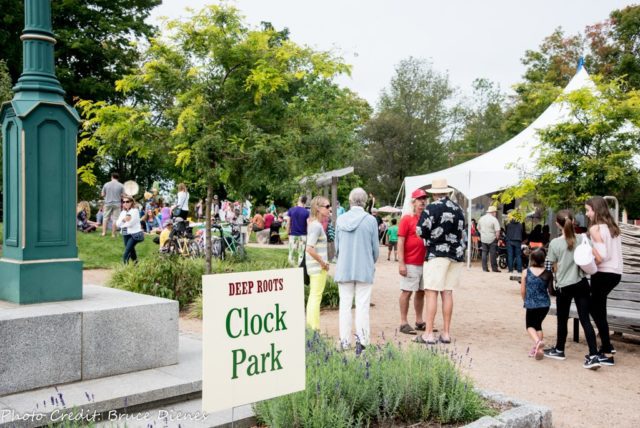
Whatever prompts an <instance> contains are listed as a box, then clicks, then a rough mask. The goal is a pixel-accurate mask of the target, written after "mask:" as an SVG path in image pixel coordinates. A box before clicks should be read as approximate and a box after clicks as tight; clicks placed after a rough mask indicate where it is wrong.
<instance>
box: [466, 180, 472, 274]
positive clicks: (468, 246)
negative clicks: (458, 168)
mask: <svg viewBox="0 0 640 428" xmlns="http://www.w3.org/2000/svg"><path fill="white" fill-rule="evenodd" d="M467 188H468V189H469V196H467V202H468V204H467V205H468V206H467V269H470V268H471V242H472V238H473V237H472V236H471V204H472V202H473V199H471V170H469V186H468V187H467Z"/></svg>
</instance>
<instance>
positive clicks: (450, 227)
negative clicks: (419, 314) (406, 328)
mask: <svg viewBox="0 0 640 428" xmlns="http://www.w3.org/2000/svg"><path fill="white" fill-rule="evenodd" d="M427 192H429V193H431V194H432V195H433V198H434V201H433V202H432V203H430V204H429V205H427V207H426V209H425V210H424V212H423V213H422V215H421V216H420V220H419V221H418V225H417V226H416V229H417V230H416V232H417V234H418V236H420V237H421V238H422V239H424V240H426V243H427V248H428V251H427V255H426V259H427V260H426V261H428V263H425V264H424V268H423V277H424V288H425V292H426V293H425V294H426V298H427V299H426V300H427V319H426V322H427V327H426V329H425V332H424V335H422V336H417V337H416V339H415V341H416V342H419V343H426V344H428V345H434V344H436V342H437V341H436V339H435V337H434V335H433V322H434V319H435V317H436V311H437V305H438V293H440V295H441V297H442V318H443V321H444V326H443V329H442V334H441V335H440V337H439V338H438V340H439V341H440V342H442V343H451V335H450V333H449V330H450V327H451V314H452V312H453V289H454V288H455V287H456V286H457V284H458V281H459V279H460V273H461V272H462V268H463V263H462V261H463V260H464V245H463V244H462V234H463V230H464V213H463V212H462V209H461V208H460V206H459V205H458V204H456V203H455V202H453V201H452V200H451V199H449V194H450V193H451V192H453V189H452V188H450V187H448V186H447V180H446V179H444V178H439V179H434V180H433V182H432V184H431V189H429V190H427Z"/></svg>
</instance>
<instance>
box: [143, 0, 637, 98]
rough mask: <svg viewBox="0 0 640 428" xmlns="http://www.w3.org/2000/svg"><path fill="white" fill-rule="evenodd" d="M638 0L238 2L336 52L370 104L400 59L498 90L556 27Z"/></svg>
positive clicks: (571, 30)
mask: <svg viewBox="0 0 640 428" xmlns="http://www.w3.org/2000/svg"><path fill="white" fill-rule="evenodd" d="M211 3H216V2H215V1H213V0H163V4H162V5H161V6H160V7H159V8H157V9H156V10H155V11H154V13H153V14H152V18H151V19H152V20H153V21H154V22H156V21H155V20H156V19H157V17H159V16H166V17H169V18H180V17H185V16H187V15H188V14H187V13H186V12H185V11H184V8H185V7H186V6H189V7H192V8H194V9H199V8H201V7H202V6H204V5H206V4H211ZM634 3H635V4H637V3H638V1H637V0H636V1H635V2H634V1H621V0H528V1H520V0H482V1H480V0H467V1H461V0H313V1H308V0H238V1H236V2H235V4H236V6H237V7H238V8H239V9H240V10H241V11H242V12H243V14H244V15H245V17H246V22H247V23H248V24H250V25H252V26H257V25H258V24H259V23H260V21H269V22H271V23H272V24H273V25H274V26H275V28H276V29H281V28H283V27H287V28H289V30H290V37H291V39H292V40H293V41H295V42H296V43H299V44H305V45H308V46H310V47H312V48H314V49H318V50H332V51H334V52H336V53H339V54H340V55H341V56H342V57H343V58H344V59H345V61H346V62H347V63H349V64H351V65H352V66H353V71H352V75H351V77H346V78H343V79H340V83H342V84H344V85H346V86H349V87H350V88H351V89H353V90H354V91H355V92H357V93H358V94H360V96H361V97H363V98H365V99H367V100H368V101H369V103H371V105H375V104H376V102H377V99H378V95H379V94H380V91H381V90H382V89H383V88H384V87H385V86H387V85H388V84H389V81H390V79H391V77H392V76H393V74H394V68H395V66H396V65H397V64H398V62H399V61H401V60H402V59H404V58H407V57H409V56H414V57H418V58H426V59H430V60H431V61H432V62H433V65H434V68H435V69H437V70H439V71H442V72H448V74H449V76H450V80H451V82H452V84H453V85H454V86H457V87H459V88H460V89H461V90H463V92H468V91H469V90H470V87H471V83H472V82H473V80H474V79H475V78H477V77H485V78H488V79H490V80H493V81H495V82H498V83H499V84H500V86H501V88H502V89H503V90H504V91H507V92H510V87H511V85H513V84H515V83H517V82H519V81H520V80H521V76H522V73H523V72H524V67H523V66H522V64H521V63H520V58H522V56H523V55H524V52H525V50H527V49H537V48H538V46H539V45H540V43H541V42H542V40H543V38H544V37H546V36H548V35H549V34H551V33H552V32H553V30H554V29H555V28H557V27H559V26H561V27H562V28H563V29H564V30H565V33H566V34H575V33H577V32H581V31H582V30H584V28H585V26H587V25H591V24H594V23H596V22H600V21H602V20H604V19H606V18H607V17H608V16H609V13H610V12H611V11H612V10H614V9H620V8H623V7H625V6H628V5H631V4H634Z"/></svg>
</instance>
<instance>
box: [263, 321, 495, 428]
mask: <svg viewBox="0 0 640 428" xmlns="http://www.w3.org/2000/svg"><path fill="white" fill-rule="evenodd" d="M464 360H465V355H457V354H456V353H455V352H453V351H449V350H448V349H447V348H439V347H435V348H432V349H427V348H425V347H422V346H414V345H411V346H409V347H408V348H406V349H401V347H400V346H399V345H398V346H396V345H394V344H391V343H387V344H386V345H384V346H377V345H371V346H369V347H367V348H366V349H365V350H364V351H362V352H356V353H355V354H353V353H351V352H341V351H337V350H336V348H335V345H334V344H333V343H332V341H331V340H330V339H327V338H324V337H321V336H320V335H318V334H317V333H308V335H307V352H306V364H307V380H306V389H305V391H301V392H297V393H294V394H289V395H286V396H282V397H277V398H273V399H271V400H266V401H263V402H260V403H257V404H256V405H255V406H254V411H255V414H256V418H257V420H258V422H260V423H261V424H264V425H267V426H272V427H281V426H287V427H312V426H317V427H326V426H330V427H359V426H369V425H393V424H415V423H419V422H426V421H432V422H437V423H442V424H448V423H464V422H470V421H474V420H477V419H479V418H481V417H483V416H493V415H495V414H497V412H496V411H495V410H493V409H491V407H490V406H489V404H488V402H487V401H486V400H485V399H484V398H482V396H481V395H480V394H479V393H478V392H477V391H476V390H475V389H474V388H473V385H472V382H471V380H470V379H469V378H468V377H467V376H466V375H464V374H462V372H461V370H460V365H461V364H463V361H464Z"/></svg>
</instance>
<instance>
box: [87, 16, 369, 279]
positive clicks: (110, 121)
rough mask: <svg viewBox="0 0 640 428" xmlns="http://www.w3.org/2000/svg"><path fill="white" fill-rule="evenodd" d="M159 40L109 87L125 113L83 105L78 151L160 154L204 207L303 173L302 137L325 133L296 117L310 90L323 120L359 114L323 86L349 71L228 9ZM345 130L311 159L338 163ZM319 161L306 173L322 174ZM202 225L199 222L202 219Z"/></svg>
mask: <svg viewBox="0 0 640 428" xmlns="http://www.w3.org/2000/svg"><path fill="white" fill-rule="evenodd" d="M163 34H164V37H159V38H156V39H153V40H151V42H150V45H149V47H148V49H147V50H146V52H145V53H144V62H143V63H142V64H141V65H140V67H139V68H137V69H136V70H134V72H133V73H132V74H130V75H128V76H126V77H125V78H123V79H122V80H120V81H119V82H118V83H117V86H116V88H117V90H118V91H120V92H121V93H122V94H123V95H124V96H127V97H128V101H127V104H126V105H125V106H119V107H114V106H108V105H106V104H105V105H100V106H96V105H93V104H86V108H88V110H85V111H88V112H89V113H91V112H93V113H91V114H93V116H90V118H91V117H93V118H97V120H96V121H94V122H93V123H92V124H91V126H95V127H97V128H98V130H96V135H97V138H96V139H95V140H93V141H87V144H88V145H94V146H97V147H100V146H105V147H106V146H107V145H111V146H113V145H115V144H118V143H119V142H120V141H121V140H122V141H129V145H130V150H135V152H136V153H139V154H142V153H145V150H146V153H152V152H153V150H149V149H148V146H149V145H151V146H157V147H160V150H161V151H162V152H163V153H165V155H166V154H168V155H170V156H171V157H172V160H173V161H174V162H175V165H176V167H177V168H179V169H180V174H181V178H186V179H187V180H186V181H188V182H191V183H193V184H195V185H200V186H205V187H206V188H207V200H208V201H211V200H212V196H213V189H214V188H216V187H218V186H219V185H224V186H225V187H228V188H229V189H230V190H232V191H233V190H235V191H238V192H241V193H242V196H247V193H245V192H249V191H252V190H255V189H257V188H260V187H259V186H264V183H267V182H270V181H273V182H274V183H276V184H278V183H285V185H288V183H289V182H290V181H291V180H293V177H292V173H296V172H297V171H301V170H303V168H302V167H301V162H300V159H299V156H298V154H299V153H300V152H301V151H302V150H309V147H305V146H304V145H303V144H302V143H303V138H302V137H303V136H308V135H309V134H310V132H309V131H308V130H313V131H317V130H318V129H321V128H322V127H323V126H324V127H328V126H329V124H328V123H326V122H322V123H310V120H309V117H308V115H305V112H304V111H302V112H299V110H300V107H301V106H303V104H304V103H305V100H307V102H309V101H308V100H309V99H310V97H311V96H312V95H314V96H315V95H317V94H316V92H314V91H320V92H321V95H322V96H323V97H324V98H325V99H324V102H326V104H325V106H329V107H335V106H337V105H340V106H342V107H343V109H344V111H343V112H342V113H338V112H335V111H334V112H332V113H329V112H327V113H325V114H324V116H323V117H324V118H325V119H324V120H328V119H329V118H338V117H339V118H341V119H340V120H341V122H343V123H346V124H348V123H352V122H353V123H357V122H358V119H357V117H353V118H348V117H346V116H347V115H348V114H352V112H353V111H356V112H360V111H361V109H359V108H358V106H359V105H360V106H361V105H362V101H361V100H358V99H356V98H355V97H353V96H352V94H351V95H350V93H348V92H345V91H341V90H338V89H337V88H336V87H335V86H332V85H331V84H330V80H331V79H332V78H333V76H335V75H336V74H339V73H344V72H348V71H349V67H348V66H347V65H345V64H344V63H343V62H342V61H341V60H340V59H338V58H334V57H333V56H332V55H331V54H329V53H327V52H315V51H313V50H311V49H309V48H305V47H301V46H298V45H296V44H295V43H293V42H292V41H290V40H289V39H288V32H287V31H280V32H278V31H275V30H274V29H273V27H272V26H271V25H269V24H263V26H262V28H261V29H250V28H248V27H246V26H245V24H244V23H243V22H242V19H241V17H240V14H239V12H238V10H237V9H236V8H234V7H232V6H228V5H222V6H208V7H206V8H204V9H202V10H201V11H199V12H194V13H193V15H192V16H191V17H189V19H186V20H184V21H169V22H168V23H167V28H166V30H165V31H164V32H163ZM310 104H311V106H313V107H312V108H311V111H312V112H314V111H315V112H318V111H319V110H320V106H321V104H320V101H318V102H317V104H316V103H315V101H311V102H310ZM351 104H353V108H351ZM334 110H335V109H334ZM98 111H100V113H98ZM357 114H360V113H357ZM316 119H317V118H316ZM350 121H351V122H350ZM345 129H348V126H345V125H340V130H341V131H340V133H339V135H340V136H341V137H340V138H335V139H334V138H331V137H329V138H326V139H325V142H326V141H330V142H331V144H328V145H326V146H325V147H323V148H322V150H321V151H316V153H319V154H322V155H325V156H326V159H336V158H338V157H339V154H340V153H344V152H343V149H342V148H341V147H340V143H341V142H344V138H343V137H344V136H345V135H346V134H347V133H346V131H345ZM351 133H352V134H353V131H352V132H351ZM123 137H124V138H123ZM347 137H348V136H347ZM345 138H346V137H345ZM138 142H139V146H138ZM350 144H351V143H350ZM301 145H302V147H300V146H301ZM145 147H146V148H145ZM334 151H337V152H334ZM320 158H321V156H318V158H316V159H315V160H314V163H313V165H310V166H309V167H317V166H319V165H323V164H324V165H325V166H332V165H331V163H330V162H326V163H325V162H324V160H323V159H320ZM209 210H210V204H207V211H209ZM206 218H207V219H208V220H207V223H208V222H209V219H210V212H207V216H206ZM206 227H207V229H209V228H210V224H207V226H206ZM210 244H211V243H210V242H208V243H207V268H208V269H210V261H211V260H210V255H211V251H210Z"/></svg>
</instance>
